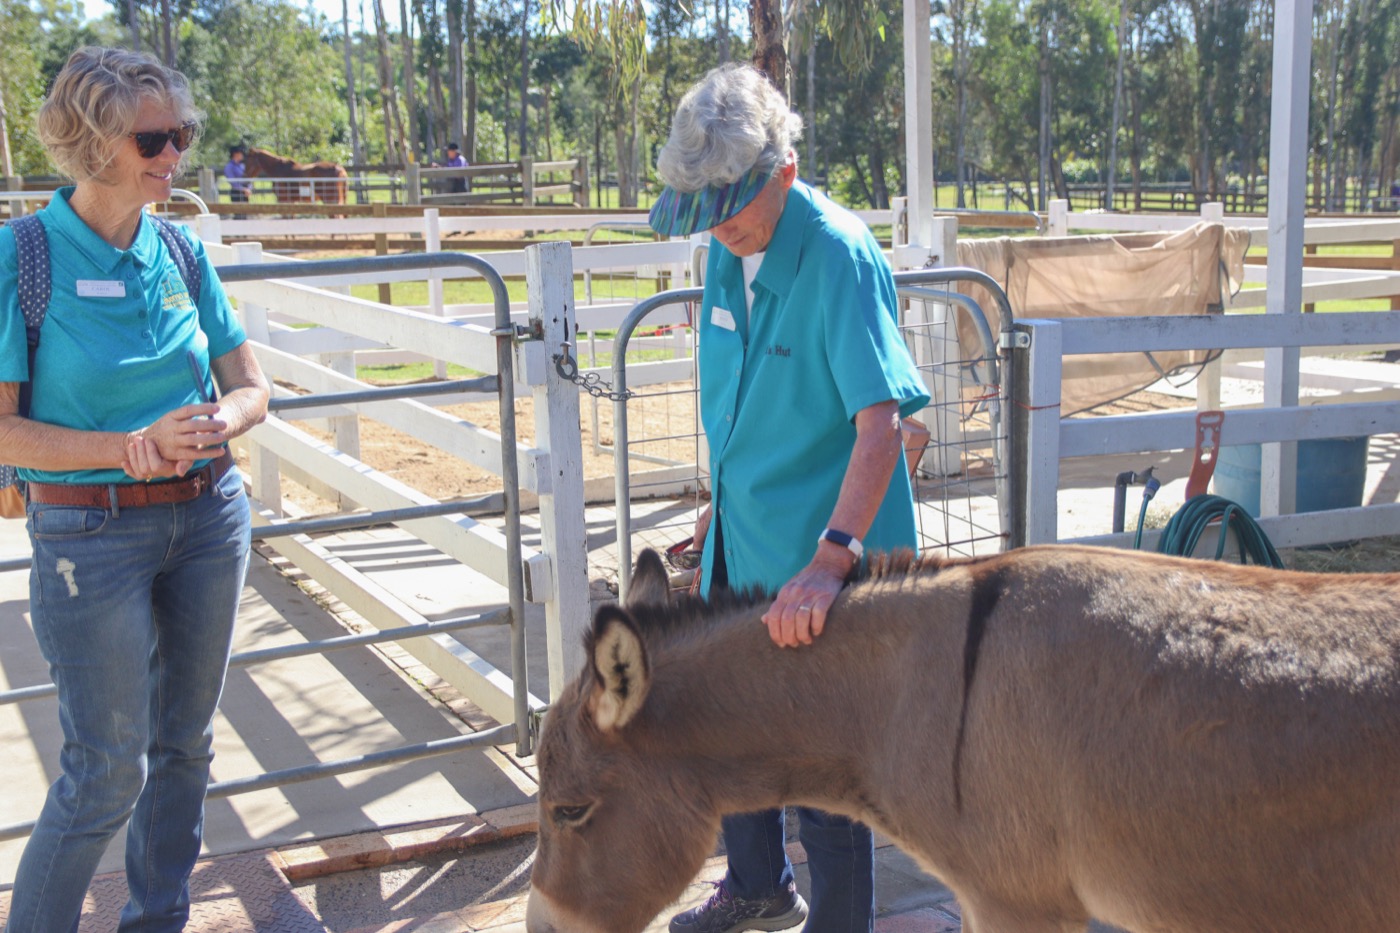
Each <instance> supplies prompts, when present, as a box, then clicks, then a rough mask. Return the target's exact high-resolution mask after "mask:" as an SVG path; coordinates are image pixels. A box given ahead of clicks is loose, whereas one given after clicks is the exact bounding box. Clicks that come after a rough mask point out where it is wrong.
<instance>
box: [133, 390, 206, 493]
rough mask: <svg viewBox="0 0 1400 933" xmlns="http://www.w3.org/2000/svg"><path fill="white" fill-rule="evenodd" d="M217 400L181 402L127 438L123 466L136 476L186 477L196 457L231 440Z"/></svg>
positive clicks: (203, 457)
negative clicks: (195, 402) (191, 402)
mask: <svg viewBox="0 0 1400 933" xmlns="http://www.w3.org/2000/svg"><path fill="white" fill-rule="evenodd" d="M218 414H219V406H218V405H217V404H214V403H200V404H197V405H182V406H181V407H179V408H177V409H175V410H174V411H171V412H168V413H167V414H165V415H162V416H161V417H160V419H159V420H158V421H156V422H155V423H154V424H152V425H150V426H149V427H146V428H142V429H141V430H140V431H132V432H131V433H130V434H128V435H127V437H126V454H125V457H124V459H123V461H122V469H123V470H124V471H125V472H126V473H127V475H128V476H131V477H133V478H134V479H154V478H158V477H166V476H184V475H185V474H186V473H187V472H189V469H190V467H191V466H192V465H193V464H194V462H195V461H196V460H202V459H206V458H208V457H209V456H211V455H212V449H213V448H217V447H219V446H221V445H222V444H224V443H226V442H227V441H228V434H227V433H226V431H227V429H228V425H227V424H226V423H225V422H224V421H222V420H221V419H219V418H218Z"/></svg>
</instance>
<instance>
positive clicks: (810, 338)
mask: <svg viewBox="0 0 1400 933" xmlns="http://www.w3.org/2000/svg"><path fill="white" fill-rule="evenodd" d="M753 292H754V298H753V307H752V309H751V310H750V311H748V312H746V310H745V308H746V300H745V294H744V276H743V267H742V262H741V260H740V259H739V258H737V257H736V256H734V255H733V254H732V253H730V252H729V250H728V249H726V248H725V247H724V245H723V244H722V243H719V242H718V241H712V242H711V244H710V253H709V262H708V266H707V269H706V275H705V294H704V300H703V302H702V305H701V312H700V321H699V346H700V349H699V371H700V411H701V419H702V422H703V424H704V428H705V434H706V437H707V439H708V442H709V445H710V473H711V493H712V503H711V504H712V506H713V509H714V512H713V520H714V521H715V522H718V523H719V525H720V526H721V530H722V535H719V536H717V535H715V534H711V535H709V536H708V537H707V539H706V542H705V554H704V563H703V567H704V572H703V575H702V580H703V581H705V582H706V584H707V583H708V581H709V580H711V579H712V578H713V567H714V560H715V554H714V547H715V542H716V538H717V537H722V540H723V547H724V550H725V554H724V557H725V569H726V571H727V573H728V576H729V584H730V586H731V587H733V588H735V589H743V588H746V587H761V588H763V589H765V590H769V591H776V590H777V589H779V588H780V587H781V586H782V585H783V584H784V583H786V582H787V581H788V580H790V579H792V577H793V576H795V575H796V574H797V573H798V571H800V570H801V569H802V568H803V567H805V566H806V565H807V563H808V561H810V560H811V558H812V554H813V553H814V552H815V550H816V546H817V535H818V534H820V532H821V530H822V529H823V528H824V527H826V522H827V520H828V519H829V518H830V516H831V511H832V509H833V508H834V507H835V505H836V499H837V496H838V495H839V493H840V491H841V481H842V480H843V479H844V477H845V475H846V467H847V465H848V464H849V462H850V457H851V452H852V450H853V449H854V447H855V441H856V428H855V422H854V419H855V416H856V414H857V413H858V412H860V411H861V410H863V409H865V408H868V407H870V406H871V405H875V404H878V403H880V402H886V401H890V400H892V399H893V400H896V401H898V402H899V409H900V414H901V416H904V415H909V414H912V413H913V412H916V411H918V410H919V409H921V408H923V407H924V405H926V404H928V400H929V396H928V394H927V392H926V391H925V390H924V385H923V381H922V380H921V379H920V377H919V374H918V372H917V370H916V369H915V367H914V363H913V360H912V359H911V358H910V356H909V352H908V350H907V349H906V347H905V345H904V341H903V340H902V339H901V337H900V334H899V330H898V326H897V304H896V296H895V288H894V279H893V277H892V275H891V273H890V267H889V265H888V263H887V262H886V261H885V258H884V256H883V255H881V253H880V248H879V245H878V244H877V243H876V242H875V238H874V237H873V236H871V234H870V231H869V230H868V229H867V228H866V226H865V224H863V223H862V222H861V221H860V219H859V218H858V217H856V216H855V215H854V214H851V213H850V212H849V211H846V210H844V209H842V208H841V207H839V206H837V205H836V204H834V203H833V202H832V201H830V200H829V199H827V198H826V197H825V196H824V195H822V194H821V193H820V192H818V191H815V190H813V189H812V188H810V187H808V186H807V185H805V184H803V183H802V182H800V181H799V182H795V183H794V184H793V186H792V189H791V190H790V191H789V192H788V197H787V203H786V205H785V206H784V208H783V213H782V216H781V217H780V218H779V219H778V224H777V226H776V228H775V229H774V232H773V238H772V240H771V241H770V242H769V244H768V248H767V250H766V252H765V253H764V257H763V263H762V265H761V266H760V267H759V269H758V274H757V275H756V276H755V278H754V282H753ZM863 541H864V543H865V546H866V547H867V548H870V549H875V550H889V549H892V548H896V547H909V548H913V547H916V546H917V543H918V537H917V532H916V525H915V520H914V505H913V495H912V491H911V488H910V483H909V475H908V473H907V472H906V471H905V470H904V469H902V461H901V464H900V465H899V466H897V467H896V468H895V471H894V475H893V477H892V478H891V480H890V485H889V489H888V490H887V491H886V494H885V499H884V502H883V503H882V504H881V506H880V510H879V512H878V514H877V515H876V517H875V522H874V524H873V525H872V526H871V528H870V530H869V531H868V532H867V533H866V534H865V536H864V538H863ZM706 589H707V590H708V586H707V585H706Z"/></svg>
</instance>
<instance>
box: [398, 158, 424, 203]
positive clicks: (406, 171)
mask: <svg viewBox="0 0 1400 933" xmlns="http://www.w3.org/2000/svg"><path fill="white" fill-rule="evenodd" d="M403 184H404V198H403V201H404V203H405V204H422V203H423V176H422V175H420V174H419V168H418V163H417V162H410V163H408V164H407V165H405V166H404V167H403Z"/></svg>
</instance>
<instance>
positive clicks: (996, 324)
mask: <svg viewBox="0 0 1400 933" xmlns="http://www.w3.org/2000/svg"><path fill="white" fill-rule="evenodd" d="M1248 249H1249V231H1247V230H1237V229H1233V228H1231V229H1227V228H1226V227H1225V226H1224V225H1223V224H1210V223H1199V224H1196V225H1195V226H1192V227H1189V228H1188V229H1186V230H1182V231H1179V232H1176V233H1132V234H1117V235H1108V236H1073V237H1046V238H1012V237H997V238H995V239H989V240H959V241H958V264H959V265H963V266H971V267H972V268H974V269H980V270H982V271H983V272H985V273H987V274H988V275H990V276H991V277H992V278H994V279H996V280H997V281H998V282H1000V283H1001V285H1002V287H1003V288H1004V289H1005V290H1006V296H1007V298H1008V299H1009V300H1010V302H1011V311H1012V313H1013V314H1014V315H1015V316H1016V319H1017V320H1022V319H1025V318H1060V317H1112V316H1134V317H1139V316H1145V315H1163V314H1221V313H1223V312H1224V309H1225V301H1226V300H1227V298H1228V296H1229V295H1232V294H1234V292H1236V291H1238V290H1239V286H1240V282H1241V281H1242V279H1243V275H1244V255H1245V252H1246V251H1247V250H1248ZM963 291H965V292H966V294H967V295H968V297H970V298H972V299H973V300H974V301H976V302H977V303H978V304H979V305H981V306H982V310H983V312H984V313H985V314H986V315H987V323H988V324H989V325H990V326H991V328H992V333H994V334H995V333H998V332H999V328H1000V323H1001V314H1000V312H999V311H998V309H997V304H996V302H995V301H993V300H992V297H991V296H990V295H988V294H987V293H986V290H985V289H982V288H979V287H976V286H965V287H964V288H963ZM958 331H959V334H958V336H959V339H960V340H961V342H962V345H963V346H965V347H968V346H978V345H980V344H979V341H978V339H977V336H976V332H975V331H974V330H973V329H972V325H971V324H969V323H968V322H967V320H966V316H965V315H958ZM1208 355H1209V354H1208V351H1172V352H1164V353H1102V354H1094V355H1089V356H1071V357H1067V358H1066V359H1065V362H1064V382H1063V388H1062V396H1061V402H1060V410H1061V414H1065V415H1067V414H1072V413H1074V412H1079V411H1084V410H1086V409H1089V408H1094V407H1095V406H1098V405H1102V404H1104V403H1105V402H1109V401H1112V400H1114V399H1118V398H1122V397H1123V396H1125V395H1129V394H1131V393H1133V392H1136V391H1137V390H1139V389H1142V388H1145V387H1146V386H1148V385H1151V384H1152V383H1153V382H1156V381H1157V380H1158V379H1159V378H1161V377H1162V376H1163V375H1164V374H1167V373H1171V372H1174V371H1177V370H1186V369H1189V368H1193V367H1197V366H1199V364H1201V363H1204V362H1205V361H1206V359H1207V357H1208Z"/></svg>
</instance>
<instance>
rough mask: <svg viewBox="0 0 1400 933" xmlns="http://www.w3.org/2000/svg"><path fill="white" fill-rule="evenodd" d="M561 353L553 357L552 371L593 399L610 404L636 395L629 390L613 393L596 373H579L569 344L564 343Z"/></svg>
mask: <svg viewBox="0 0 1400 933" xmlns="http://www.w3.org/2000/svg"><path fill="white" fill-rule="evenodd" d="M561 346H562V347H563V352H561V353H557V354H555V356H554V370H555V372H557V373H559V376H560V377H561V378H563V379H567V380H569V381H570V382H572V383H573V384H574V385H576V386H578V387H579V388H580V389H582V390H583V391H585V392H587V393H588V394H589V395H591V396H593V397H594V398H601V399H607V400H608V401H610V402H625V401H627V400H628V399H630V398H632V397H633V396H634V395H636V394H637V393H635V392H633V391H632V390H631V389H623V390H622V391H621V392H615V391H613V387H612V386H611V385H609V384H608V383H606V382H604V381H603V377H602V376H600V375H599V374H598V373H580V372H579V371H578V362H577V361H576V360H575V359H574V358H573V357H572V356H570V355H569V343H568V341H565V342H564V343H563V344H562V345H561Z"/></svg>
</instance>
